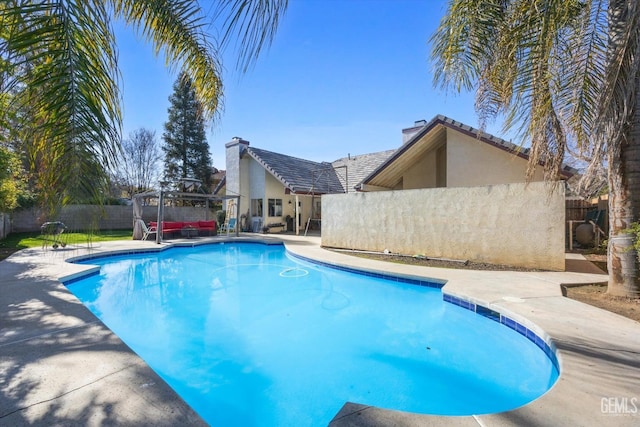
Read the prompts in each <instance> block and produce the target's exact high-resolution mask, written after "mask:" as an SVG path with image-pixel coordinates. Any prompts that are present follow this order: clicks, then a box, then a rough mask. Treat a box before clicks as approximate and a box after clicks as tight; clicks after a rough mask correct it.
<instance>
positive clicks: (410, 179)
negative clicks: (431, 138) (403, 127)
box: [402, 150, 437, 190]
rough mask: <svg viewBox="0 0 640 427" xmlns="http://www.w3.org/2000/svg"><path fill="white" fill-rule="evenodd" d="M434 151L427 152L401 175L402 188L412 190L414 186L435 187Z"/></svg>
mask: <svg viewBox="0 0 640 427" xmlns="http://www.w3.org/2000/svg"><path fill="white" fill-rule="evenodd" d="M436 151H437V150H432V151H429V152H427V153H426V154H425V155H424V156H423V157H422V158H420V159H419V160H418V161H417V162H416V163H415V164H414V165H413V166H411V167H410V168H409V169H407V171H406V172H405V173H404V175H403V176H402V188H403V189H405V190H412V189H415V188H435V187H436Z"/></svg>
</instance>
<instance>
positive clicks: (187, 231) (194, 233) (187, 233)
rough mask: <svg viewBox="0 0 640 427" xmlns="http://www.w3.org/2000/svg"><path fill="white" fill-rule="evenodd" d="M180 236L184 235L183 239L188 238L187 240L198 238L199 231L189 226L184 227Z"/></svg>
mask: <svg viewBox="0 0 640 427" xmlns="http://www.w3.org/2000/svg"><path fill="white" fill-rule="evenodd" d="M180 234H181V235H182V237H186V238H187V239H190V238H192V237H198V229H197V228H195V227H192V226H190V225H188V226H186V227H182V230H180Z"/></svg>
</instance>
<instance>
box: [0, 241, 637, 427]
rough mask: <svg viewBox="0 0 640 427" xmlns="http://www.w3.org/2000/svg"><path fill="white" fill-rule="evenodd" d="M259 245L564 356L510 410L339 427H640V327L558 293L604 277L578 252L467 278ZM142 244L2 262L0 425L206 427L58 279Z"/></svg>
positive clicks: (352, 408)
mask: <svg viewBox="0 0 640 427" xmlns="http://www.w3.org/2000/svg"><path fill="white" fill-rule="evenodd" d="M263 238H268V239H274V238H278V239H282V240H283V241H284V243H285V245H286V247H287V250H289V251H290V252H292V253H294V254H296V255H299V256H303V257H305V258H312V259H316V260H319V261H323V262H328V263H333V264H338V265H342V266H349V267H352V268H357V269H363V270H368V271H380V272H385V273H397V274H402V275H409V276H416V277H428V278H433V279H440V280H446V281H447V284H446V285H445V287H444V288H443V292H445V293H447V294H449V295H453V296H456V297H459V298H461V299H464V300H468V301H471V302H475V303H477V304H480V305H483V306H485V307H488V308H491V309H492V310H494V311H497V312H500V313H502V314H505V315H508V316H509V317H511V318H513V319H516V320H517V321H519V322H521V323H522V324H523V325H526V326H527V327H529V328H531V329H533V330H535V331H536V332H539V333H540V335H543V336H545V335H546V334H548V337H550V338H551V339H552V341H553V343H554V344H555V346H556V348H557V354H558V358H559V361H560V367H561V375H560V378H559V380H558V381H557V383H556V384H555V385H554V387H553V388H552V389H551V390H550V391H549V392H547V393H546V394H545V395H543V396H542V397H540V398H539V399H537V400H535V401H534V402H532V403H530V404H528V405H526V406H524V407H521V408H518V409H515V410H513V411H509V412H505V413H499V414H491V415H481V416H465V417H442V416H427V415H419V414H409V413H402V412H397V411H388V410H382V409H378V408H374V407H368V406H365V405H362V404H361V403H360V402H345V405H344V407H343V408H342V410H341V411H340V412H339V413H338V414H337V415H336V417H335V418H334V420H333V421H332V422H331V426H334V427H338V426H340V427H342V426H389V425H394V426H436V425H438V426H442V425H445V426H447V425H448V426H493V425H500V426H503V425H513V426H516V425H518V426H519V425H540V426H543V425H544V426H552V425H572V426H590V425H609V426H612V425H616V426H618V425H620V426H634V425H640V369H639V368H640V323H638V322H635V321H632V320H629V319H626V318H624V317H621V316H618V315H615V314H612V313H609V312H607V311H604V310H600V309H597V308H594V307H591V306H588V305H585V304H582V303H579V302H576V301H573V300H570V299H568V298H565V297H563V296H562V292H561V286H560V285H570V284H577V283H594V282H605V281H606V276H605V275H604V274H602V273H601V272H600V271H599V270H598V269H596V268H595V267H594V266H593V265H592V264H591V263H589V262H587V261H585V260H584V258H582V257H580V256H572V255H569V254H568V255H567V256H568V258H567V271H566V272H505V271H470V270H451V269H436V268H427V267H419V266H411V265H400V264H393V263H384V262H379V261H372V260H368V259H363V258H357V257H352V256H349V255H346V254H342V253H336V252H330V251H327V250H324V249H322V248H320V239H319V237H297V236H290V235H282V236H276V237H273V236H269V237H263V236H261V235H246V236H243V237H241V238H240V239H254V240H255V239H263ZM220 240H223V238H221V237H218V238H211V239H198V240H197V241H196V240H189V241H187V240H184V241H179V240H175V241H172V243H181V242H182V243H187V244H194V243H197V244H200V243H204V242H205V241H220ZM163 246H165V245H164V244H163ZM142 248H158V245H156V244H155V243H152V242H142V241H119V242H109V243H101V244H98V245H94V246H93V247H92V248H82V247H67V248H65V249H58V250H42V249H40V248H38V249H28V250H23V251H20V252H18V253H16V254H14V255H13V256H11V257H10V258H8V259H7V260H4V261H2V262H0V425H11V426H22V425H29V426H51V425H65V426H74V425H78V426H79V425H82V426H84V425H96V426H97V425H118V426H121V425H122V426H127V425H131V426H139V425H158V426H163V425H166V426H174V425H206V423H205V422H204V421H203V420H202V419H201V418H200V417H199V416H198V415H197V414H196V413H195V412H194V411H193V410H191V408H190V407H189V406H188V405H187V404H186V403H185V402H184V401H183V400H182V399H181V398H180V397H179V396H177V395H176V394H175V393H174V392H173V390H172V389H171V388H170V387H169V386H168V385H166V384H165V383H164V381H163V380H162V379H160V378H159V377H158V376H157V375H156V374H155V373H154V372H153V371H152V370H151V369H150V368H149V367H148V366H147V365H146V364H145V363H144V361H142V360H141V359H140V358H139V357H138V356H137V355H136V354H135V353H133V352H132V351H131V350H130V349H129V348H128V347H127V346H126V345H125V344H124V343H123V342H122V341H121V340H120V339H119V338H117V337H116V336H115V335H114V334H113V333H111V332H110V330H109V329H108V328H106V327H105V326H104V325H103V324H102V323H101V322H100V321H99V320H98V319H96V318H95V317H94V316H93V315H92V314H91V313H90V312H89V311H88V310H87V309H86V308H85V307H84V306H83V305H82V304H81V303H80V302H78V301H77V300H76V298H75V297H74V296H73V295H71V294H70V293H69V292H68V291H67V290H66V288H65V287H64V286H63V285H62V284H61V282H60V281H59V279H61V278H67V279H68V278H71V277H74V276H77V275H78V274H82V272H83V271H86V270H87V269H88V268H91V267H88V266H85V265H77V264H69V263H66V262H65V259H68V258H70V257H76V256H80V255H83V254H89V253H102V252H107V251H114V250H115V251H118V250H121V251H129V250H133V249H136V250H137V249H142ZM338 368H339V367H338ZM248 410H250V409H248Z"/></svg>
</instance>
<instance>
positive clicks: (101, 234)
mask: <svg viewBox="0 0 640 427" xmlns="http://www.w3.org/2000/svg"><path fill="white" fill-rule="evenodd" d="M132 234H133V231H132V230H113V231H106V230H102V231H98V232H90V231H87V232H71V233H63V234H61V235H60V236H59V238H60V241H61V242H64V243H65V244H67V245H72V244H86V243H97V242H106V241H109V240H131V236H132ZM52 244H53V242H52V241H51V240H47V239H45V238H43V236H42V234H40V233H39V232H33V233H12V234H9V235H8V236H7V237H6V238H5V239H2V240H0V260H3V259H5V258H7V257H8V256H9V255H11V254H12V253H14V252H17V251H19V250H20V249H26V248H36V247H42V246H43V245H48V246H51V245H52Z"/></svg>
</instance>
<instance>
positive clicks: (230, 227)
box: [220, 218, 236, 234]
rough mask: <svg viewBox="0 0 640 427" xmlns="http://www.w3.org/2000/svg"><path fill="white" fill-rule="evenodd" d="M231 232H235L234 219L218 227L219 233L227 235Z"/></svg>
mask: <svg viewBox="0 0 640 427" xmlns="http://www.w3.org/2000/svg"><path fill="white" fill-rule="evenodd" d="M231 231H236V219H235V218H231V219H229V220H228V221H226V222H225V223H224V224H222V227H220V233H227V234H228V233H230V232H231Z"/></svg>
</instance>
